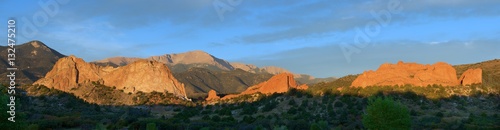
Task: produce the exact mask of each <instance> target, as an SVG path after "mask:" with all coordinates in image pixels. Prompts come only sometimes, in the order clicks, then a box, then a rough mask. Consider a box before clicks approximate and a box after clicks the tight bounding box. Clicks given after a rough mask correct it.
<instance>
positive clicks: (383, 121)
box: [362, 97, 411, 130]
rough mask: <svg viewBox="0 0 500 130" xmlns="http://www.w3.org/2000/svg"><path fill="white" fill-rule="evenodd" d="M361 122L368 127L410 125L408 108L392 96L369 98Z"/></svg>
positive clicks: (399, 127)
mask: <svg viewBox="0 0 500 130" xmlns="http://www.w3.org/2000/svg"><path fill="white" fill-rule="evenodd" d="M362 122H363V125H364V126H365V127H366V128H368V129H380V130H386V129H410V127H411V120H410V112H409V111H408V108H407V107H406V106H404V105H402V104H401V103H399V102H395V101H394V100H393V99H392V98H382V97H376V98H370V99H369V101H368V107H367V108H366V114H364V115H363V119H362Z"/></svg>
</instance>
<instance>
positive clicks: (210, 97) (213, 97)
mask: <svg viewBox="0 0 500 130" xmlns="http://www.w3.org/2000/svg"><path fill="white" fill-rule="evenodd" d="M219 99H220V97H219V96H217V92H215V90H210V91H208V97H207V98H206V99H205V100H207V101H213V100H219Z"/></svg>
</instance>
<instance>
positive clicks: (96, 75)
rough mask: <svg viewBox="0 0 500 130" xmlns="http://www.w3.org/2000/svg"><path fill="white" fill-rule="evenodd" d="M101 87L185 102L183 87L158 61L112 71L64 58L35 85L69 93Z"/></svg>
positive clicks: (74, 59) (143, 62)
mask: <svg viewBox="0 0 500 130" xmlns="http://www.w3.org/2000/svg"><path fill="white" fill-rule="evenodd" d="M92 82H94V83H96V82H98V83H101V84H104V85H106V86H109V87H112V86H114V87H116V88H117V89H120V90H124V92H126V93H128V92H133V93H135V92H139V91H142V92H153V91H157V92H169V93H173V94H174V95H176V96H178V97H182V98H186V91H185V88H184V84H182V83H180V82H178V81H177V79H175V78H174V77H173V75H172V73H171V72H170V70H169V68H168V67H167V66H166V65H165V64H163V63H159V62H156V61H148V60H138V61H136V62H134V63H132V64H129V65H126V66H123V67H119V68H113V67H100V66H97V65H95V64H91V63H86V62H85V61H84V60H83V59H81V58H77V57H75V56H68V57H64V58H61V59H60V60H59V61H57V63H56V64H55V65H54V67H53V69H52V70H51V71H50V72H49V73H47V75H46V76H45V77H44V78H42V79H40V80H38V81H36V82H35V83H34V84H40V85H45V86H47V87H52V88H55V89H59V90H62V91H66V92H68V91H70V90H71V89H72V88H77V87H78V86H79V85H89V83H92Z"/></svg>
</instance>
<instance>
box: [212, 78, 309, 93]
mask: <svg viewBox="0 0 500 130" xmlns="http://www.w3.org/2000/svg"><path fill="white" fill-rule="evenodd" d="M291 88H295V89H307V88H309V87H308V86H307V85H305V84H304V85H300V86H299V85H298V84H297V82H296V81H295V79H294V77H293V74H291V73H281V74H277V75H274V76H273V77H271V78H270V79H269V80H267V81H265V82H262V83H259V84H257V85H254V86H251V87H249V88H247V89H246V90H245V91H243V92H241V93H240V94H237V95H227V96H224V97H223V98H222V99H230V98H234V97H238V96H241V95H247V94H254V93H262V94H266V95H270V94H273V93H284V92H287V91H288V90H289V89H291Z"/></svg>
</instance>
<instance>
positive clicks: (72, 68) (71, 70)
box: [33, 55, 100, 91]
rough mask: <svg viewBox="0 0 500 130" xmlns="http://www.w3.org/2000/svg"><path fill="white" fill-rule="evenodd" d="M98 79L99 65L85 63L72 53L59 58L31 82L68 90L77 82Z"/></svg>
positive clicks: (74, 86) (75, 85)
mask: <svg viewBox="0 0 500 130" xmlns="http://www.w3.org/2000/svg"><path fill="white" fill-rule="evenodd" d="M99 79H100V76H99V67H98V66H96V65H94V64H87V63H85V61H83V60H82V59H80V58H76V57H74V56H73V55H71V56H68V57H64V58H61V59H59V60H58V61H57V62H56V64H55V65H54V67H53V69H52V70H51V71H49V72H48V73H47V74H46V75H45V77H44V78H42V79H40V80H38V81H36V82H35V83H33V84H42V85H45V86H48V87H53V88H55V89H59V90H62V91H69V90H71V89H72V88H76V87H78V84H80V83H85V82H88V81H97V80H99Z"/></svg>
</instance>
